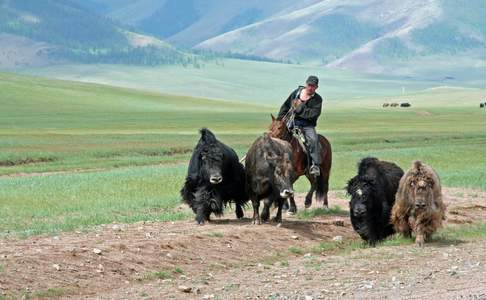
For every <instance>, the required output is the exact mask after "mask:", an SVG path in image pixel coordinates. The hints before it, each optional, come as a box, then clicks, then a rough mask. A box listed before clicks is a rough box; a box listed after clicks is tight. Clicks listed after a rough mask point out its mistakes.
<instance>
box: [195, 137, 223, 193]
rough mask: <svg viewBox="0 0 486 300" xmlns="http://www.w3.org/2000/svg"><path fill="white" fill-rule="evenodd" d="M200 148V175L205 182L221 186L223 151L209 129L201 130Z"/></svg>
mask: <svg viewBox="0 0 486 300" xmlns="http://www.w3.org/2000/svg"><path fill="white" fill-rule="evenodd" d="M198 148H199V149H198V151H199V161H200V175H201V177H202V179H203V181H204V182H210V183H211V184H213V185H216V184H220V183H221V182H222V181H223V159H224V154H223V149H222V148H221V147H220V145H219V143H218V141H217V139H216V137H215V136H214V134H213V133H212V132H211V131H209V129H206V128H203V129H201V139H200V140H199V144H198Z"/></svg>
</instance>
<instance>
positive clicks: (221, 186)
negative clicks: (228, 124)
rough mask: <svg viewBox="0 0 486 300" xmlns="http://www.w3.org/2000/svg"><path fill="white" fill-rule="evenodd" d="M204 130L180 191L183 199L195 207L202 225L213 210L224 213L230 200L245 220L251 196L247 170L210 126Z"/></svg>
mask: <svg viewBox="0 0 486 300" xmlns="http://www.w3.org/2000/svg"><path fill="white" fill-rule="evenodd" d="M200 133H201V138H200V139H199V142H198V143H197V145H196V147H195V149H194V151H193V153H192V157H191V160H190V162H189V168H188V171H187V177H186V181H185V183H184V186H183V188H182V189H181V192H180V193H181V196H182V200H183V202H185V203H186V204H187V205H189V207H191V208H192V210H193V211H194V213H195V214H196V221H197V223H198V224H199V225H202V224H204V222H205V221H210V215H211V213H214V214H215V215H218V216H219V215H222V214H223V209H224V207H225V206H226V205H227V204H228V203H230V202H234V203H235V206H236V217H237V218H239V219H241V218H243V209H242V206H244V205H245V203H246V202H247V201H248V196H247V194H246V182H245V180H246V176H245V170H244V168H243V166H242V165H241V163H240V162H239V160H238V155H237V154H236V152H235V151H234V150H233V149H231V148H230V147H228V146H226V145H225V144H223V143H221V142H220V141H218V140H217V139H216V137H215V136H214V134H213V133H212V132H211V131H210V130H209V129H207V128H203V129H201V131H200Z"/></svg>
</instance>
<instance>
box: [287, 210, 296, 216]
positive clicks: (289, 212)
mask: <svg viewBox="0 0 486 300" xmlns="http://www.w3.org/2000/svg"><path fill="white" fill-rule="evenodd" d="M287 215H288V216H293V215H295V212H293V211H290V210H289V211H288V212H287Z"/></svg>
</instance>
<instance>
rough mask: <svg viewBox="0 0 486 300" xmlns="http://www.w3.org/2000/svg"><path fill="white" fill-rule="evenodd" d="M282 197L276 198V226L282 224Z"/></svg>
mask: <svg viewBox="0 0 486 300" xmlns="http://www.w3.org/2000/svg"><path fill="white" fill-rule="evenodd" d="M283 203H284V199H283V198H278V200H277V205H278V209H277V215H276V216H275V222H277V227H280V226H282V207H283Z"/></svg>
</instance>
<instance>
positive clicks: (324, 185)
mask: <svg viewBox="0 0 486 300" xmlns="http://www.w3.org/2000/svg"><path fill="white" fill-rule="evenodd" d="M320 143H321V147H322V150H321V154H322V157H321V159H322V163H321V165H320V169H321V170H320V171H321V172H320V175H319V176H317V177H316V179H315V180H316V181H315V187H316V198H317V201H322V202H324V205H325V206H327V205H328V202H327V192H328V191H329V176H330V173H331V165H332V150H331V144H330V143H329V141H328V140H327V139H326V138H325V137H323V136H321V137H320Z"/></svg>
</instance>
